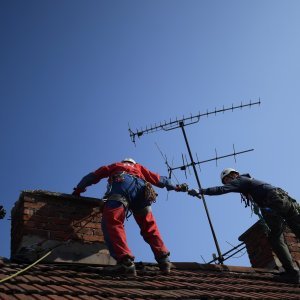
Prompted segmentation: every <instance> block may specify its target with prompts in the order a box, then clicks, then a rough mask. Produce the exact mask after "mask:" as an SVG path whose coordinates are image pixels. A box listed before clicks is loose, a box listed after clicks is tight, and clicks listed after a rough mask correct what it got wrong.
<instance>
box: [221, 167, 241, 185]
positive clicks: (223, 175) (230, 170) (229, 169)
mask: <svg viewBox="0 0 300 300" xmlns="http://www.w3.org/2000/svg"><path fill="white" fill-rule="evenodd" d="M232 172H235V173H237V174H239V172H238V171H236V170H235V169H232V168H227V169H224V170H223V171H222V172H221V181H222V183H224V182H223V179H224V177H226V176H227V175H229V174H230V173H232Z"/></svg>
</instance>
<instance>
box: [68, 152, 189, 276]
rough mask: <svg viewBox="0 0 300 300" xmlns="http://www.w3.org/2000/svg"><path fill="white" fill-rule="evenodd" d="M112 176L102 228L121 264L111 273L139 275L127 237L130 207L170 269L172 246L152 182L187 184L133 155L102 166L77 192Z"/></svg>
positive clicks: (157, 255) (183, 188) (158, 257)
mask: <svg viewBox="0 0 300 300" xmlns="http://www.w3.org/2000/svg"><path fill="white" fill-rule="evenodd" d="M103 178H108V188H107V192H106V194H105V198H107V201H105V204H104V208H103V215H102V231H103V234H104V239H105V242H106V245H107V246H108V249H109V252H110V255H111V256H112V257H113V258H114V259H115V260H116V261H117V265H116V266H113V267H109V268H107V269H106V272H107V273H108V274H112V275H113V274H124V275H128V276H130V275H136V269H135V265H134V256H133V255H132V253H131V251H130V249H129V247H128V245H127V241H126V234H125V230H124V221H125V218H126V215H127V213H128V211H131V212H132V214H133V216H134V218H135V221H136V222H137V224H138V225H139V227H140V230H141V235H142V237H143V238H144V240H145V241H146V242H147V243H148V244H149V245H150V247H151V249H152V252H153V253H154V256H155V259H156V260H157V262H158V265H159V267H160V270H161V271H162V272H163V273H169V272H170V269H171V263H170V260H169V254H170V252H169V250H168V249H167V247H166V246H165V244H164V242H163V240H162V237H161V235H160V232H159V230H158V227H157V224H156V221H155V218H154V216H153V214H152V211H151V203H152V202H154V201H155V198H156V196H157V195H156V193H155V191H154V189H153V188H152V184H153V185H155V186H157V187H159V188H164V187H165V188H166V189H167V190H168V191H169V190H175V191H187V187H186V185H184V184H183V185H177V186H175V185H173V184H172V183H171V181H170V179H168V178H167V177H165V176H160V175H159V174H156V173H153V172H152V171H150V170H148V169H147V168H146V167H144V166H142V165H141V164H138V163H136V162H135V161H134V160H133V159H132V158H125V159H124V160H122V161H121V162H116V163H113V164H111V165H108V166H102V167H100V168H99V169H97V170H96V171H94V172H92V173H89V174H88V175H86V176H85V177H83V178H82V180H81V181H80V182H79V184H78V185H77V187H76V188H74V192H73V195H77V196H79V195H80V194H81V193H83V192H85V191H86V187H87V186H90V185H92V184H96V183H98V182H99V181H100V180H101V179H103Z"/></svg>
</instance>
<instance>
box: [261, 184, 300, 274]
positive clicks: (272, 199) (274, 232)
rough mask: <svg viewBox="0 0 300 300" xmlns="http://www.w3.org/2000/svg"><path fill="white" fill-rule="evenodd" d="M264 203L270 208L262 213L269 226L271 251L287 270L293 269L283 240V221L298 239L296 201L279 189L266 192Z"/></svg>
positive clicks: (298, 227)
mask: <svg viewBox="0 0 300 300" xmlns="http://www.w3.org/2000/svg"><path fill="white" fill-rule="evenodd" d="M265 205H266V206H267V207H269V208H270V209H271V210H264V209H262V210H261V212H262V215H263V217H264V219H265V221H266V223H267V225H268V227H269V228H270V233H269V235H268V238H269V241H270V244H271V246H272V249H273V251H274V252H275V254H276V255H277V257H278V258H279V260H280V261H281V263H282V266H283V267H284V268H285V270H287V271H291V270H294V265H293V261H292V257H291V253H290V251H289V249H288V247H287V245H286V243H285V241H284V237H283V229H284V226H285V223H286V224H287V225H288V226H289V227H290V229H291V230H292V232H293V233H294V234H295V235H296V236H297V238H298V239H300V213H299V206H298V204H297V202H296V201H295V200H294V199H293V198H291V197H290V196H289V195H288V194H287V193H286V192H284V191H283V190H281V189H275V190H273V191H271V192H270V193H269V194H268V197H267V199H266V202H265Z"/></svg>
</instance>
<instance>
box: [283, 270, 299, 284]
mask: <svg viewBox="0 0 300 300" xmlns="http://www.w3.org/2000/svg"><path fill="white" fill-rule="evenodd" d="M279 276H280V277H279V278H278V280H280V281H282V282H286V283H296V284H299V283H300V271H298V270H291V271H286V272H283V273H281V274H279Z"/></svg>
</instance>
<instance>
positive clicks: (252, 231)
mask: <svg viewBox="0 0 300 300" xmlns="http://www.w3.org/2000/svg"><path fill="white" fill-rule="evenodd" d="M283 236H284V240H285V242H286V244H287V246H288V248H289V250H290V252H291V255H292V258H293V261H294V264H295V265H296V266H298V267H300V241H299V240H298V239H297V237H296V236H295V235H294V233H292V232H291V230H290V229H289V228H288V227H287V226H285V228H284V232H283ZM239 240H240V241H242V242H245V245H246V248H247V252H248V255H249V259H250V262H251V264H252V267H253V268H268V269H278V268H280V267H282V265H281V263H280V261H279V259H278V257H277V256H276V254H275V253H274V252H273V251H272V248H271V245H270V243H269V241H268V237H267V231H266V227H265V225H263V223H262V222H261V221H258V222H256V223H255V224H254V225H253V226H251V227H250V228H249V229H248V230H247V231H246V232H244V233H243V234H242V235H241V236H240V237H239Z"/></svg>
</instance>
